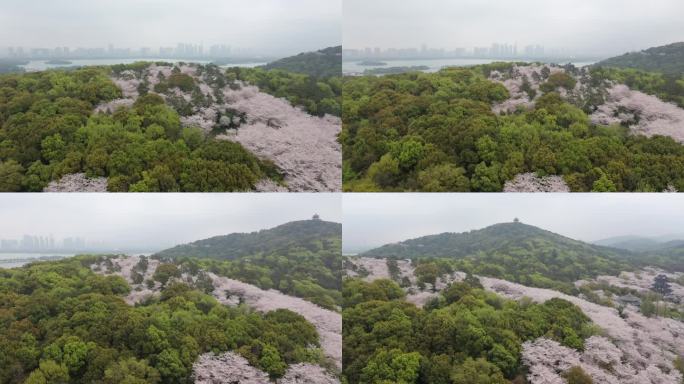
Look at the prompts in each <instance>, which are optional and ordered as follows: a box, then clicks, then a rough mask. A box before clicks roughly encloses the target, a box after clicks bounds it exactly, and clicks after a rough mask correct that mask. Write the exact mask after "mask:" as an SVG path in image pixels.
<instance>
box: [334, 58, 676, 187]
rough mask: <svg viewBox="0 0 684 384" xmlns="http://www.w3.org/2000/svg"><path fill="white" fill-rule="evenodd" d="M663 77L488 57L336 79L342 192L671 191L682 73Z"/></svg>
mask: <svg viewBox="0 0 684 384" xmlns="http://www.w3.org/2000/svg"><path fill="white" fill-rule="evenodd" d="M666 76H669V75H664V74H658V73H642V72H638V71H637V70H634V69H616V68H605V67H600V66H597V67H590V68H587V67H585V68H575V67H574V66H572V65H566V66H557V65H548V64H534V63H494V64H490V65H482V66H475V67H468V68H465V67H460V68H459V67H453V68H444V69H442V70H440V71H439V72H437V73H421V72H412V73H405V74H399V75H387V76H380V77H378V76H348V77H345V78H344V87H343V103H342V104H343V106H342V110H343V112H342V118H343V123H344V124H343V130H342V134H341V135H340V141H341V142H342V147H343V159H344V161H343V180H344V189H345V190H348V191H425V192H428V191H435V192H439V191H481V192H495V191H502V190H504V191H505V190H509V191H514V190H516V191H552V190H559V191H560V190H563V191H567V190H570V191H597V192H602V191H663V190H680V189H682V188H684V167H682V166H681V164H684V146H682V145H681V142H682V141H684V134H683V133H682V131H681V129H680V128H681V126H682V124H684V109H682V108H681V106H682V105H684V104H682V99H681V97H682V96H684V81H680V80H679V78H678V79H675V80H676V81H674V80H672V81H671V79H669V78H666ZM666 88H667V89H666ZM668 101H673V102H675V103H679V105H680V106H679V107H677V106H675V105H672V104H670V103H668Z"/></svg>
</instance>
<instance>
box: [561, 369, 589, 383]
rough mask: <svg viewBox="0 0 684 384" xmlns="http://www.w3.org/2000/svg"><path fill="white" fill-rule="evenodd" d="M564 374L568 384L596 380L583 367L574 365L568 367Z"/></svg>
mask: <svg viewBox="0 0 684 384" xmlns="http://www.w3.org/2000/svg"><path fill="white" fill-rule="evenodd" d="M563 376H564V377H565V379H566V380H567V381H568V384H593V383H594V381H593V380H592V379H591V376H589V375H588V374H586V372H584V370H583V369H582V367H579V366H574V367H572V368H570V369H568V370H567V371H566V372H565V373H564V374H563Z"/></svg>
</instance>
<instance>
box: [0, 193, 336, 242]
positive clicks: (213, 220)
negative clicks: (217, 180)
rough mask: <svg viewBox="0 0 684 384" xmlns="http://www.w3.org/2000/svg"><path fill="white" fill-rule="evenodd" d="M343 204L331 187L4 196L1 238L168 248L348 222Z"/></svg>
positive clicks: (0, 207)
mask: <svg viewBox="0 0 684 384" xmlns="http://www.w3.org/2000/svg"><path fill="white" fill-rule="evenodd" d="M340 209H341V198H340V195H339V194H328V193H310V194H309V193H296V194H295V193H273V194H256V193H217V194H214V193H197V194H193V193H185V194H175V193H170V194H134V193H123V194H98V193H91V194H68V193H66V194H65V193H46V194H2V195H1V196H0V238H4V239H8V238H17V237H20V236H22V235H24V234H31V235H37V236H48V235H50V234H52V235H54V236H55V238H63V237H71V236H78V237H85V238H86V239H87V240H90V241H105V242H107V243H108V244H112V245H116V246H118V247H120V248H125V247H145V248H147V247H149V246H158V247H160V248H164V247H167V246H169V245H172V244H179V243H185V242H188V241H194V240H199V239H203V238H207V237H211V236H216V235H225V234H229V233H233V232H252V231H256V230H260V229H265V228H271V227H275V226H277V225H280V224H283V223H286V222H289V221H293V220H306V219H310V218H311V216H313V214H314V213H318V214H319V215H320V216H321V218H322V219H323V220H327V221H335V222H340V221H341V210H340Z"/></svg>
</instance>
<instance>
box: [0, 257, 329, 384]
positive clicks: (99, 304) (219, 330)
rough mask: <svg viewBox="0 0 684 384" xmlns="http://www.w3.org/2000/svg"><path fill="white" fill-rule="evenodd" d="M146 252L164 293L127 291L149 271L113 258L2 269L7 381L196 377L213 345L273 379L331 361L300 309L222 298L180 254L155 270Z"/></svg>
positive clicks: (1, 345) (154, 281) (2, 365)
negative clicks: (176, 261) (134, 297)
mask: <svg viewBox="0 0 684 384" xmlns="http://www.w3.org/2000/svg"><path fill="white" fill-rule="evenodd" d="M144 261H145V263H142V261H141V262H140V263H138V264H136V265H135V266H134V270H135V271H136V273H139V274H141V279H142V275H144V276H147V277H148V278H149V282H146V286H147V287H152V288H154V289H156V290H158V291H159V293H158V294H157V295H155V296H154V297H149V298H147V299H145V300H139V301H137V304H136V305H135V306H133V305H129V304H128V301H125V299H126V300H128V299H127V298H126V295H129V296H130V295H131V294H136V293H135V290H133V289H132V286H134V285H135V286H136V290H140V289H141V288H142V286H143V284H138V283H142V281H138V282H136V281H133V280H129V279H128V278H130V276H127V277H128V278H126V279H124V278H123V277H121V276H119V275H117V274H116V273H117V271H116V270H113V269H114V268H120V267H121V266H120V265H119V264H114V263H113V262H112V260H111V259H108V258H103V257H99V256H79V257H75V258H70V259H67V260H63V261H55V262H42V263H33V264H30V265H28V266H24V267H21V268H15V269H0V324H2V326H1V327H0V382H2V383H26V384H40V383H43V384H44V383H122V384H123V383H129V384H130V383H151V384H155V383H188V382H193V380H192V375H193V365H194V364H195V361H196V360H197V358H198V357H199V356H200V355H203V354H206V353H207V352H215V353H223V352H225V351H234V353H236V354H238V355H239V356H241V357H240V359H243V360H245V359H246V361H247V362H249V364H251V365H253V366H254V367H258V368H259V369H261V370H263V371H264V372H266V373H265V374H264V375H265V377H264V381H265V382H266V381H268V378H269V376H270V378H271V379H275V378H277V377H281V376H283V375H284V374H285V372H286V369H288V365H290V364H295V363H300V362H309V363H314V364H318V363H321V362H322V357H321V355H320V352H319V351H318V349H317V348H318V346H319V335H318V334H317V332H316V329H315V328H314V326H313V325H312V324H311V323H309V322H307V321H306V320H305V319H304V317H302V316H301V315H299V314H297V313H294V312H292V311H289V310H286V309H278V310H273V311H269V312H257V311H254V310H252V309H250V308H249V307H248V306H246V305H235V306H226V305H222V304H221V303H219V300H217V299H216V298H215V297H214V296H212V295H211V292H212V291H213V288H211V289H207V288H206V287H202V286H200V285H199V284H196V281H194V280H193V278H189V279H188V280H181V279H180V271H178V273H173V271H174V268H172V267H173V265H172V264H165V265H164V266H163V267H162V266H161V265H160V266H158V267H157V268H156V271H155V270H154V269H153V268H152V263H153V261H148V260H147V259H145V260H144ZM101 263H103V265H105V266H107V267H105V268H109V269H112V270H111V271H103V270H101V266H100V264H101ZM148 266H149V270H148ZM129 269H130V268H129ZM128 272H130V270H129V271H128ZM107 273H108V274H107ZM103 274H106V275H103ZM193 281H194V282H193ZM221 294H222V295H223V293H221ZM203 356H211V353H209V354H208V355H203ZM195 374H197V372H195Z"/></svg>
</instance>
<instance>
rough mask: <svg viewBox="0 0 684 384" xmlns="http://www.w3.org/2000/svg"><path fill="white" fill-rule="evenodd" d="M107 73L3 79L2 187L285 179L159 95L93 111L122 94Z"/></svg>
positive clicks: (133, 186)
mask: <svg viewBox="0 0 684 384" xmlns="http://www.w3.org/2000/svg"><path fill="white" fill-rule="evenodd" d="M107 71H108V70H107V69H104V68H87V69H79V70H75V71H46V72H38V73H29V74H23V75H4V76H1V77H0V190H2V191H41V190H42V189H43V188H44V187H45V186H46V185H47V183H48V182H49V181H51V180H55V179H58V178H60V177H61V176H62V175H65V174H70V173H79V172H85V173H86V174H87V175H88V176H104V177H108V178H109V185H108V189H109V190H110V191H136V192H166V191H244V190H251V189H252V188H253V187H254V185H255V184H256V183H257V182H258V181H259V180H260V179H263V178H267V177H270V178H274V179H276V180H280V179H281V177H280V175H279V174H278V170H277V169H276V167H275V166H274V165H273V164H272V163H270V162H267V161H262V160H259V159H258V158H256V157H255V156H254V155H252V154H251V153H250V152H248V151H247V150H245V149H244V148H242V146H240V145H239V144H237V143H233V142H228V141H216V140H213V139H205V137H204V135H203V134H202V132H201V131H200V130H199V129H197V128H181V124H180V120H179V116H178V113H177V112H176V111H174V109H172V108H170V107H168V106H167V105H166V104H165V103H164V100H163V99H162V98H161V97H160V96H158V95H154V94H148V95H145V96H142V97H140V98H138V100H137V101H136V103H135V104H134V106H133V107H132V108H128V109H127V108H122V109H118V110H117V111H116V112H115V113H114V114H112V115H105V114H92V111H93V108H94V107H95V106H96V105H97V104H99V103H100V102H103V101H107V100H112V99H114V98H117V97H120V96H121V91H120V90H119V89H118V88H117V87H116V86H115V85H114V83H112V82H111V81H110V80H109V78H108V77H107ZM173 81H177V82H179V83H178V84H181V83H183V82H184V81H186V80H182V79H179V80H173ZM174 84H175V83H174ZM178 84H177V85H178Z"/></svg>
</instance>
